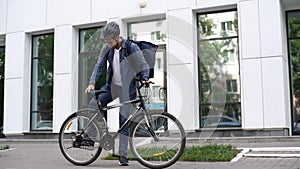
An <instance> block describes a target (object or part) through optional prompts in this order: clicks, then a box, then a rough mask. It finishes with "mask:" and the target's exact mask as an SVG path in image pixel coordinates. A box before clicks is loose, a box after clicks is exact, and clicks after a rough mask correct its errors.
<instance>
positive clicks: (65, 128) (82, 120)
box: [59, 110, 102, 165]
mask: <svg viewBox="0 0 300 169" xmlns="http://www.w3.org/2000/svg"><path fill="white" fill-rule="evenodd" d="M89 113H90V111H89V110H83V111H78V112H76V113H74V114H72V115H71V116H69V117H68V118H67V119H66V120H65V121H64V123H63V125H62V127H61V129H60V132H59V147H60V150H61V152H62V154H63V155H64V157H65V158H66V159H67V160H68V161H69V162H71V163H73V164H75V165H89V164H91V163H92V162H94V161H95V160H96V159H97V158H98V157H99V155H100V153H101V151H102V148H101V147H100V138H101V132H100V129H99V127H98V126H97V123H96V122H95V121H91V120H90V119H91V116H90V115H89Z"/></svg>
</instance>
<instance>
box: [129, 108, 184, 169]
mask: <svg viewBox="0 0 300 169" xmlns="http://www.w3.org/2000/svg"><path fill="white" fill-rule="evenodd" d="M149 118H150V120H149V123H150V124H151V125H152V128H153V129H154V132H155V133H156V135H157V136H158V138H159V141H155V140H154V138H153V137H152V136H151V134H150V132H149V130H148V129H147V126H146V123H147V121H146V120H145V118H144V115H143V114H140V115H139V116H137V117H136V118H134V119H133V120H132V121H133V124H132V128H131V133H130V139H129V145H130V151H131V153H132V154H133V155H134V157H135V158H136V160H137V161H138V162H139V163H141V164H142V165H144V166H146V167H148V168H166V167H169V166H171V165H173V164H174V163H175V162H176V161H177V160H178V159H179V158H180V157H181V155H182V153H183V151H184V148H185V144H186V136H185V132H184V129H183V127H182V125H181V123H180V122H179V121H178V120H177V119H176V118H175V117H174V116H173V115H171V114H168V113H158V112H154V113H149Z"/></svg>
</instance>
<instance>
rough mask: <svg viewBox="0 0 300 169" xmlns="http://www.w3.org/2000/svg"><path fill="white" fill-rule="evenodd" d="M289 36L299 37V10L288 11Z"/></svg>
mask: <svg viewBox="0 0 300 169" xmlns="http://www.w3.org/2000/svg"><path fill="white" fill-rule="evenodd" d="M288 28H289V30H288V31H289V37H290V38H296V37H300V11H296V12H289V13H288Z"/></svg>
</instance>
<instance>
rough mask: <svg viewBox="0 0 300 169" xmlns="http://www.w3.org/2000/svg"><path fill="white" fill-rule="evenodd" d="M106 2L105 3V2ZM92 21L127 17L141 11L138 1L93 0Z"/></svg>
mask: <svg viewBox="0 0 300 169" xmlns="http://www.w3.org/2000/svg"><path fill="white" fill-rule="evenodd" d="M104 2H105V3H104ZM91 6H92V8H91V10H92V11H91V13H92V21H99V20H101V21H102V20H107V19H111V18H118V17H126V16H131V15H135V14H139V13H140V8H139V6H138V2H137V1H132V0H131V1H123V0H113V1H99V0H91Z"/></svg>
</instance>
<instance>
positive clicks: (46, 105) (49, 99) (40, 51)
mask: <svg viewBox="0 0 300 169" xmlns="http://www.w3.org/2000/svg"><path fill="white" fill-rule="evenodd" d="M53 52H54V34H53V33H50V34H44V35H35V36H33V37H32V64H31V65H32V71H31V79H32V80H31V130H52V119H53Z"/></svg>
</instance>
